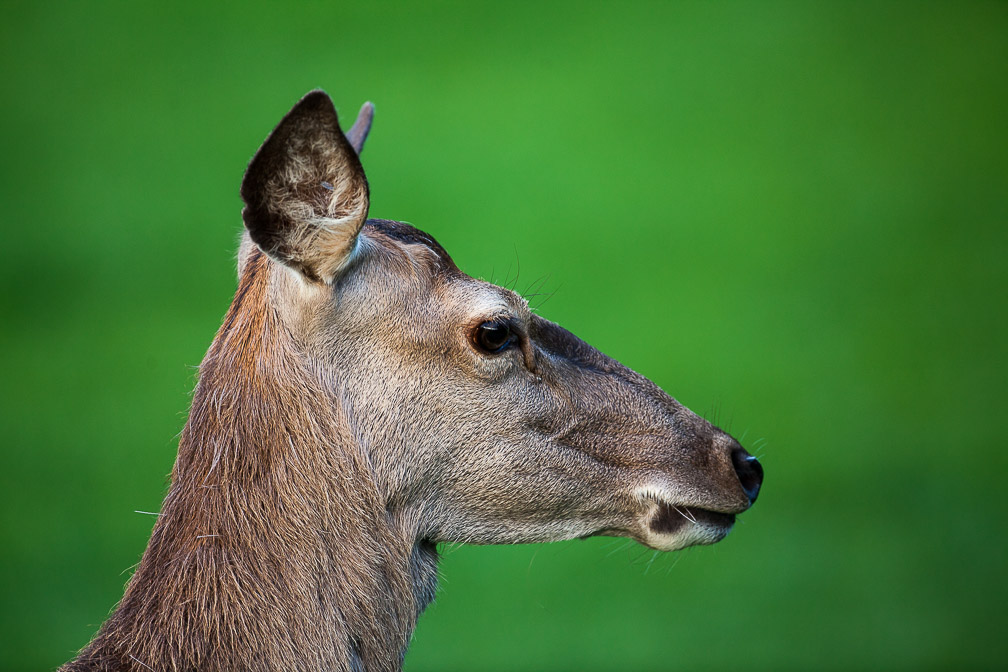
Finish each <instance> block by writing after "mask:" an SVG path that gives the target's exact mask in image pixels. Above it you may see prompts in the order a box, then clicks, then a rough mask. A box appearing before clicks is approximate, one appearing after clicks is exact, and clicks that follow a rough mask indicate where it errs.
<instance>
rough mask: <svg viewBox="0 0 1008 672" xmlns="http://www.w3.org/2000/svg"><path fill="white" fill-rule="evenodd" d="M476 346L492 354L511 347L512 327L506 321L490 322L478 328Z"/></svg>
mask: <svg viewBox="0 0 1008 672" xmlns="http://www.w3.org/2000/svg"><path fill="white" fill-rule="evenodd" d="M474 340H475V341H476V345H477V346H479V348H480V350H483V351H484V352H488V353H491V354H494V353H498V352H500V351H501V350H504V349H505V348H506V347H508V346H509V345H511V340H512V339H511V325H510V324H508V323H507V322H506V321H504V320H489V321H487V322H484V323H483V324H481V325H479V326H478V327H476V334H475V339H474Z"/></svg>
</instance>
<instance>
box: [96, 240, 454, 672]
mask: <svg viewBox="0 0 1008 672" xmlns="http://www.w3.org/2000/svg"><path fill="white" fill-rule="evenodd" d="M264 261H265V260H264V259H262V258H260V259H258V260H256V261H255V262H254V263H253V264H250V265H248V266H247V267H246V268H245V269H244V272H243V277H242V280H241V282H240V284H239V288H238V292H237V294H236V297H235V301H234V303H233V304H232V306H231V309H230V310H229V312H228V314H227V316H226V317H225V320H224V324H223V326H222V327H221V330H220V332H218V334H217V337H216V339H215V341H214V344H213V345H212V346H211V348H210V350H209V352H208V354H207V357H206V359H205V360H204V362H203V364H202V365H201V367H200V380H199V383H198V385H197V388H196V392H195V394H194V398H193V405H192V410H191V412H190V417H189V422H188V423H187V425H186V427H185V429H184V430H183V433H182V436H181V439H180V442H179V454H178V459H177V461H176V464H175V468H174V470H173V473H172V484H171V488H170V490H169V493H168V495H167V497H166V499H165V502H164V505H163V507H162V511H161V514H160V515H159V517H158V519H157V522H156V523H155V527H154V530H153V532H152V535H151V540H150V544H149V546H148V548H147V550H146V552H145V553H144V556H143V559H142V560H141V562H140V565H139V567H138V569H137V571H136V573H135V575H134V577H133V578H132V580H131V581H130V585H129V586H128V588H127V591H126V594H125V595H124V597H123V601H122V602H121V604H120V606H119V608H118V609H117V611H116V613H115V614H114V615H113V617H112V618H110V619H109V621H108V623H106V625H105V627H104V628H103V629H102V632H100V633H99V634H98V636H97V637H96V639H95V641H94V642H92V645H91V646H90V647H89V649H90V653H91V654H92V656H93V657H99V658H100V657H106V656H111V657H113V658H115V659H118V660H120V661H122V662H123V663H124V664H126V665H133V666H134V667H135V668H136V669H138V670H141V669H144V668H148V666H149V669H165V668H168V669H203V670H216V669H221V670H223V669H263V670H272V669H285V670H290V669H369V670H371V669H376V670H384V669H397V668H398V667H399V666H400V665H401V663H402V656H403V655H404V653H405V650H406V646H407V644H408V643H409V639H410V637H411V635H412V632H413V628H414V626H415V624H416V620H417V617H418V616H419V613H420V611H421V610H422V609H423V608H424V607H425V606H426V604H427V603H428V602H429V601H430V599H431V598H432V597H433V592H434V587H435V583H436V560H437V555H436V552H435V551H434V548H433V546H432V545H424V544H416V543H415V542H414V534H413V532H412V531H411V530H410V527H411V526H410V525H409V524H408V521H400V520H396V519H394V518H392V517H390V516H389V515H388V513H387V511H386V506H385V502H384V501H383V498H382V496H381V494H380V492H379V489H378V487H377V486H376V484H375V479H374V478H373V475H372V473H371V470H370V468H369V465H368V461H367V458H366V456H365V455H364V454H363V451H362V450H361V449H360V448H359V446H356V445H355V443H354V441H353V440H352V439H351V437H350V433H349V432H348V431H347V429H346V422H345V418H344V417H343V416H342V414H341V411H340V408H339V404H338V403H336V402H335V401H334V400H333V399H331V398H330V395H327V394H326V393H325V391H324V390H323V389H322V387H321V386H320V385H319V384H318V382H317V380H316V379H315V378H313V376H312V375H311V374H310V373H309V372H307V371H306V367H305V366H304V365H303V363H302V362H300V361H298V357H297V356H296V354H294V353H295V351H294V349H292V348H291V347H290V336H289V334H287V333H286V332H285V331H284V329H283V326H282V323H281V321H280V320H279V319H278V318H277V315H276V314H275V312H274V311H272V310H270V309H269V308H268V307H267V306H268V304H267V302H266V301H265V299H266V290H267V284H266V280H267V278H266V277H265V276H266V273H265V272H264V271H265V268H264V263H263V262H264ZM108 633H115V636H112V637H109V636H108ZM124 634H127V635H128V636H126V637H124V636H123V635H124ZM103 636H104V642H105V643H106V644H107V645H108V646H116V648H118V649H121V650H119V651H104V652H103V651H102V650H101V649H102V642H103ZM88 652H89V651H88V650H85V652H84V653H83V654H82V658H83V657H85V656H86V654H88ZM134 661H135V662H137V663H141V664H140V665H134Z"/></svg>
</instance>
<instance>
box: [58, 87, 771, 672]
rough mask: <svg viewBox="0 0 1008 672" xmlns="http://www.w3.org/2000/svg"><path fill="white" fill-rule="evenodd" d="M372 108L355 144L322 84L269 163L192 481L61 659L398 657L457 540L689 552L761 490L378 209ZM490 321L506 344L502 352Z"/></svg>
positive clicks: (743, 462)
mask: <svg viewBox="0 0 1008 672" xmlns="http://www.w3.org/2000/svg"><path fill="white" fill-rule="evenodd" d="M361 119H363V122H359V124H361V125H360V126H357V125H355V129H352V132H351V134H350V136H351V140H350V141H347V139H346V138H344V136H343V134H342V132H341V131H340V129H339V125H338V121H337V119H336V113H335V110H333V109H332V104H331V102H330V101H329V99H328V97H327V96H325V94H322V93H321V92H313V93H311V94H309V95H308V96H306V97H305V99H303V100H302V102H301V103H299V104H298V105H297V106H295V108H294V109H293V110H292V111H291V113H290V114H288V115H287V117H285V119H284V120H283V121H282V122H281V124H280V125H279V126H278V128H277V129H276V130H275V131H274V132H273V134H271V135H270V137H269V138H268V139H267V141H266V142H265V143H264V145H263V147H262V148H261V149H260V151H259V153H258V154H257V155H256V157H255V158H254V159H253V160H252V162H251V164H250V166H249V170H248V172H247V173H246V177H245V181H244V183H243V185H242V196H243V198H244V199H245V202H246V209H245V211H244V218H245V223H246V227H247V229H248V234H247V236H246V238H245V240H244V241H243V244H242V247H241V250H240V252H239V272H240V278H239V283H238V289H237V291H236V293H235V298H234V301H233V303H232V305H231V308H230V310H229V311H228V313H227V315H226V316H225V318H224V322H223V325H222V326H221V328H220V330H219V331H218V333H217V336H216V338H215V339H214V341H213V344H212V345H211V346H210V349H209V351H208V353H207V355H206V358H205V359H204V361H203V363H202V365H201V366H200V373H199V383H198V385H197V387H196V391H195V394H194V397H193V404H192V409H191V411H190V416H189V422H188V424H187V425H186V427H185V430H184V431H183V433H182V437H181V440H180V442H179V452H178V460H177V461H176V464H175V468H174V470H173V472H172V483H171V487H170V489H169V492H168V495H167V497H166V498H165V501H164V505H163V507H162V510H161V513H160V515H159V516H158V518H157V522H156V523H155V526H154V530H153V532H152V534H151V539H150V543H149V545H148V547H147V550H146V552H145V553H144V556H143V559H142V560H141V562H140V565H139V566H138V568H137V570H136V573H135V574H134V576H133V578H132V579H131V581H130V583H129V585H128V586H127V589H126V593H125V595H124V596H123V599H122V601H121V602H120V604H119V606H118V607H117V609H116V610H115V612H114V613H113V614H112V616H111V617H110V618H109V620H108V621H107V622H106V623H105V624H104V625H103V626H102V628H101V629H100V630H99V632H98V634H97V635H96V636H95V638H94V640H93V641H92V642H91V643H90V644H89V645H88V646H87V647H85V648H84V650H82V651H81V653H80V654H79V655H78V657H77V658H76V659H75V660H73V661H71V662H70V663H67V664H66V665H65V666H64V668H63V669H64V670H66V671H68V672H69V671H77V670H135V671H137V672H140V671H142V670H154V671H155V672H166V671H169V670H208V671H224V670H239V669H241V670H263V671H267V670H361V669H366V670H379V671H380V670H395V669H398V668H399V667H400V666H401V663H402V657H403V655H404V653H405V650H406V646H407V644H408V643H409V639H410V637H411V635H412V631H413V628H414V626H415V624H416V620H417V618H418V617H419V615H420V612H421V611H422V610H423V609H424V607H426V605H427V604H428V602H429V601H430V600H431V599H432V598H433V594H434V590H435V583H436V561H437V554H436V551H435V546H434V545H435V544H436V543H438V542H444V541H449V542H474V543H513V542H530V541H550V540H556V539H569V538H574V537H582V536H588V535H591V534H611V535H623V536H629V537H632V538H634V539H637V540H639V541H641V542H642V543H645V544H648V545H650V546H653V547H655V548H660V549H663V550H670V549H674V548H682V547H684V546H688V545H690V544H697V543H713V542H715V541H717V540H719V539H721V538H722V537H723V536H724V535H725V534H727V533H728V530H729V529H730V527H731V524H732V522H733V521H734V516H735V514H737V513H739V512H741V511H743V510H745V509H746V508H748V507H749V506H750V504H751V503H752V501H753V500H755V498H756V494H757V492H758V490H759V485H760V483H761V481H762V469H761V468H760V467H759V465H758V463H756V462H755V460H753V459H752V458H751V457H749V456H748V454H747V453H745V451H744V450H742V448H741V447H740V446H739V445H738V443H737V442H736V441H735V440H734V439H733V438H731V437H730V436H728V435H727V434H725V433H724V432H722V431H721V430H719V429H717V428H716V427H714V426H712V425H710V424H709V423H707V422H705V421H704V420H702V419H700V418H698V417H697V416H696V415H695V414H693V413H692V412H690V411H689V410H688V409H686V408H684V407H683V406H682V405H680V404H679V403H678V402H676V401H675V400H674V399H672V398H671V397H670V396H668V395H667V394H665V392H663V391H662V390H661V389H660V388H658V387H657V386H656V385H654V384H653V383H651V382H650V381H649V380H647V379H646V378H644V377H643V376H641V375H640V374H637V373H635V372H634V371H631V370H630V369H628V368H626V367H624V366H623V365H622V364H620V363H619V362H617V361H615V360H613V359H611V358H609V357H607V356H605V355H604V354H602V353H601V352H599V351H598V350H595V349H594V348H592V347H591V346H589V345H588V344H586V343H584V342H583V341H581V340H579V339H578V338H577V337H575V336H573V335H572V334H570V332H568V331H566V330H564V329H563V328H561V327H559V326H558V325H555V324H553V323H551V322H549V321H547V320H544V319H542V318H540V317H538V316H535V315H532V314H531V312H530V311H529V309H528V305H527V303H525V301H524V300H523V299H522V298H521V297H519V296H517V295H515V294H514V293H513V292H510V291H509V290H506V289H503V288H500V287H495V286H493V285H490V284H489V283H486V282H483V281H480V280H476V279H474V278H470V277H469V276H466V275H465V274H463V273H461V272H460V271H459V270H458V268H457V267H456V266H455V264H454V263H453V262H452V260H451V258H450V257H449V256H448V254H447V253H446V252H445V251H444V249H443V248H441V246H440V245H438V244H437V243H436V242H435V241H434V239H433V238H431V237H430V236H428V235H427V234H425V233H423V232H421V231H418V230H416V229H414V228H413V227H411V226H409V225H406V224H402V223H398V222H390V221H384V220H368V221H365V217H366V212H367V208H368V200H367V182H366V180H365V178H364V174H363V169H362V168H361V167H360V162H359V160H358V159H357V152H358V151H359V150H360V147H361V145H362V144H363V141H364V137H365V136H366V135H367V128H368V127H369V125H370V109H369V108H368V107H367V106H365V109H364V110H362V117H361ZM487 321H496V322H498V323H503V324H507V325H509V329H510V330H511V332H510V333H511V335H512V340H511V341H510V343H509V345H508V347H506V348H504V349H502V350H501V351H499V352H487V351H485V350H481V348H480V346H479V339H478V334H479V330H480V328H481V327H480V325H482V324H485V323H486V322H487Z"/></svg>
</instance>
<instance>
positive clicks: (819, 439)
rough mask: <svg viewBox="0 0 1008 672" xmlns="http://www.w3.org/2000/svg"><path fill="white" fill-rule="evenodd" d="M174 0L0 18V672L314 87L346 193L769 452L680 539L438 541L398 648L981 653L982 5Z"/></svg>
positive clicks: (101, 601) (761, 654) (989, 238)
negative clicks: (348, 144) (247, 173)
mask: <svg viewBox="0 0 1008 672" xmlns="http://www.w3.org/2000/svg"><path fill="white" fill-rule="evenodd" d="M210 4H212V6H204V3H199V4H197V3H192V4H189V5H178V4H175V3H136V2H122V3H118V4H117V3H109V2H103V3H84V2H81V3H75V4H65V3H59V2H44V3H41V2H32V3H29V2H5V3H3V8H2V10H0V38H2V39H0V53H2V58H3V61H2V62H3V64H4V65H3V69H2V75H0V77H2V80H0V81H2V85H3V105H2V108H0V121H2V127H3V133H2V139H0V143H2V147H0V149H2V156H0V162H2V164H0V165H2V174H0V178H2V179H0V197H2V206H3V207H2V210H0V213H2V214H0V216H2V217H3V225H2V234H3V240H2V242H0V262H2V263H0V278H2V286H3V292H2V297H0V301H2V305H0V308H2V313H0V314H2V328H0V339H2V340H0V345H2V347H0V371H2V376H0V379H2V383H0V394H2V398H0V414H2V416H0V418H2V425H0V430H2V444H0V445H2V448H0V450H2V460H3V462H2V467H0V497H2V498H3V500H2V504H3V506H2V532H0V561H2V576H0V595H2V598H0V599H2V600H3V608H2V610H0V633H3V634H2V635H0V638H2V640H3V641H2V644H0V668H2V669H11V670H17V669H40V670H44V669H51V668H53V667H55V666H56V665H58V664H59V663H61V662H62V661H64V660H66V659H68V658H69V657H71V656H72V654H73V652H74V651H75V650H76V649H77V648H79V647H81V646H82V645H84V644H85V643H86V641H87V640H88V639H89V637H90V636H91V635H92V634H93V632H94V631H95V629H96V628H97V627H98V625H99V624H100V623H101V621H102V620H103V619H104V617H105V616H106V615H107V613H108V611H109V609H110V608H111V607H112V605H113V604H115V602H116V601H117V599H118V598H119V597H120V596H121V593H122V587H123V584H124V583H125V581H126V579H127V577H128V575H129V571H130V568H131V566H132V565H133V564H134V563H136V562H137V561H138V559H139V556H140V553H141V552H142V550H143V548H144V546H145V543H146V539H147V536H148V534H149V532H150V528H151V525H152V520H153V519H152V518H151V517H150V516H148V515H143V514H137V513H134V511H135V510H139V511H157V510H158V508H159V506H160V500H161V498H162V497H163V495H164V492H165V488H166V474H167V473H168V472H169V471H170V469H171V466H172V463H173V460H174V455H175V443H176V434H177V433H178V432H179V431H180V430H181V428H182V426H183V424H184V422H185V410H186V408H187V406H188V402H189V393H190V392H191V390H192V387H193V383H194V377H195V366H196V365H197V364H198V363H199V362H200V360H201V358H202V355H203V353H204V352H205V349H206V348H207V346H208V345H209V343H210V339H211V338H212V336H213V334H214V331H215V329H216V328H217V326H218V325H219V323H220V319H221V317H222V316H223V314H224V311H225V310H226V308H227V306H228V303H229V301H230V298H231V295H232V292H233V290H234V286H235V277H234V260H233V255H234V248H235V242H236V240H237V237H238V234H239V231H240V226H241V220H240V215H239V212H240V209H241V203H240V200H239V197H238V186H239V183H240V180H241V176H242V173H243V170H244V168H245V165H246V163H247V161H248V159H249V158H250V156H251V155H252V153H253V152H254V151H255V149H256V148H257V147H258V145H259V143H260V142H261V141H262V140H263V138H264V137H265V136H266V134H267V133H268V131H269V130H270V129H271V128H272V127H273V125H274V124H275V123H276V122H277V121H278V120H279V119H280V117H281V116H282V115H283V114H284V113H285V112H286V111H287V109H288V108H289V107H290V106H291V105H292V104H293V103H294V102H295V101H296V100H297V99H298V98H299V97H300V96H301V95H302V94H304V93H305V92H306V91H307V90H309V89H311V88H314V87H322V88H325V89H326V90H327V91H329V92H330V93H331V94H332V96H333V98H334V100H335V102H336V105H337V107H338V109H339V110H340V111H341V112H342V113H343V115H344V118H345V119H346V120H347V121H349V118H350V117H352V115H353V114H354V113H355V112H356V110H357V108H358V106H359V105H360V104H361V103H362V102H363V101H364V100H372V101H374V102H375V104H376V106H377V118H376V123H375V126H374V131H373V133H372V136H371V139H370V140H369V143H368V146H367V148H366V150H365V152H364V157H363V158H364V165H365V168H366V170H367V172H368V175H369V178H370V181H371V186H372V208H371V213H372V215H373V216H376V217H386V218H393V219H401V220H406V221H409V222H411V223H413V224H415V225H416V226H418V227H420V228H422V229H424V230H427V231H428V232H430V233H431V234H433V235H434V236H435V237H437V238H438V240H439V241H440V242H441V243H442V244H443V245H444V246H445V247H446V248H447V249H448V250H449V251H450V252H451V253H452V254H453V256H454V257H455V259H456V261H457V262H458V263H459V265H460V266H461V267H462V269H463V270H466V271H467V272H469V273H470V274H472V275H477V276H483V277H486V278H491V277H493V278H494V279H495V280H497V281H503V280H505V279H507V280H512V279H513V278H514V275H515V274H516V273H517V272H518V271H517V268H518V266H519V263H520V277H519V279H518V283H517V284H518V288H519V289H526V290H527V291H528V292H529V293H530V294H531V293H536V292H538V291H543V292H546V293H547V294H549V295H551V296H550V298H549V300H548V302H546V303H545V304H544V305H542V306H541V307H540V308H539V312H540V313H541V314H543V315H545V316H546V317H549V318H551V319H553V320H556V321H558V322H560V323H562V324H564V325H565V326H567V327H568V328H570V329H571V330H572V331H574V332H575V333H577V334H578V335H580V336H582V337H583V338H585V339H586V340H588V341H589V342H591V343H593V344H594V345H596V346H598V347H599V348H601V349H602V350H604V351H606V352H608V353H609V354H611V355H613V356H615V357H617V358H619V359H620V360H622V361H623V362H625V363H626V364H628V365H629V366H631V367H633V368H635V369H637V370H639V371H641V372H643V373H644V374H645V375H647V376H649V377H651V378H652V379H653V380H655V381H656V382H658V383H659V384H660V385H662V386H663V387H664V388H665V389H666V390H668V391H669V392H670V393H671V394H673V395H674V396H675V397H677V398H678V399H679V400H680V401H682V402H683V403H685V404H687V405H688V406H690V407H691V408H693V409H694V410H696V411H697V412H699V413H701V414H705V415H707V417H709V418H712V419H716V420H717V421H718V422H719V423H721V424H722V425H724V426H726V427H727V428H728V429H729V430H730V431H732V432H733V433H735V434H736V435H738V436H740V437H744V438H743V442H744V443H745V444H746V445H747V446H749V447H751V448H752V449H753V451H754V452H755V453H756V454H758V455H759V456H760V457H761V459H762V461H763V464H764V465H765V467H766V471H767V478H766V485H765V490H764V492H763V494H762V495H761V497H760V501H759V502H758V504H757V505H756V507H755V508H754V509H753V510H752V511H751V512H749V513H747V514H745V515H744V516H743V517H742V518H741V522H740V524H739V525H737V526H736V529H735V530H734V531H733V532H732V534H731V535H730V536H729V537H728V539H726V540H725V541H724V542H722V543H721V544H718V545H717V546H714V547H705V548H700V549H692V550H689V551H686V552H682V553H677V554H672V555H660V554H655V553H653V552H651V551H649V550H647V549H645V548H644V547H641V546H638V545H635V544H632V543H630V542H627V541H625V540H613V539H592V540H588V541H581V542H568V543H560V544H551V545H540V546H518V547H458V548H452V549H446V550H447V552H446V554H445V557H444V561H443V563H442V566H441V570H442V577H443V578H442V582H441V587H440V596H439V598H438V601H437V602H436V603H435V605H433V606H432V607H431V608H430V609H428V611H427V613H426V614H425V615H424V616H423V618H422V619H421V620H420V624H419V627H418V629H417V633H416V637H415V639H414V643H413V646H412V648H411V650H410V652H409V655H408V656H407V659H406V667H407V669H408V670H409V669H412V670H427V669H435V668H448V669H463V668H469V669H501V670H514V669H551V668H552V669H655V670H657V669H739V668H743V667H745V668H748V669H781V668H790V669H807V668H815V669H845V670H846V669H852V668H853V669H886V670H892V669H914V670H918V669H927V668H950V667H953V666H955V667H987V668H993V667H1001V666H1003V665H1005V660H1006V657H1008V643H1006V631H1008V606H1006V605H1008V579H1006V575H1005V571H1006V567H1008V557H1006V555H1008V554H1006V541H1005V539H1006V530H1008V498H1006V497H1005V496H1004V494H1003V493H1004V481H1005V479H1006V477H1008V456H1006V446H1005V439H1004V431H1003V425H1004V420H1005V402H1006V398H1005V397H1006V395H1005V385H1006V322H1008V310H1006V307H1008V306H1006V298H1008V296H1006V294H1008V293H1006V289H1008V263H1006V253H1008V226H1006V225H1008V109H1006V107H1008V105H1006V103H1008V4H1005V3H1003V2H986V3H967V2H954V3H953V2H950V3H944V4H935V3H923V2H908V3H868V2H838V3H813V2H791V3H780V2H773V3H769V2H761V3H707V2H696V3H693V2H690V3H661V4H628V3H612V4H607V3H570V4H560V3H552V2H538V3H529V4H502V3H486V4H477V3H468V2H467V3H458V4H454V3H424V4H423V5H397V4H375V3H370V2H363V1H362V0H361V1H358V2H354V3H351V4H341V3H336V2H325V3H321V2H319V3H305V4H295V3H289V4H284V5H282V6H281V5H279V4H277V5H268V4H263V5H262V6H256V5H254V4H253V3H240V4H239V3H233V4H231V3H207V5H210ZM536 283H539V284H541V285H542V288H541V289H537V287H538V285H537V284H536ZM541 298H544V297H536V298H535V299H533V304H535V303H537V302H538V300H539V299H541Z"/></svg>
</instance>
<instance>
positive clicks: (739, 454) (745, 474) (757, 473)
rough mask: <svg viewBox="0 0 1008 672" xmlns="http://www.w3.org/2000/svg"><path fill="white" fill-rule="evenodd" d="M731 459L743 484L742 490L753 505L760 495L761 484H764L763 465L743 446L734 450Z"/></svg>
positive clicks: (750, 504)
mask: <svg viewBox="0 0 1008 672" xmlns="http://www.w3.org/2000/svg"><path fill="white" fill-rule="evenodd" d="M731 461H732V466H734V467H735V475H737V476H738V480H739V483H741V484H742V490H744V491H745V494H746V497H748V498H749V506H752V505H753V503H754V502H755V501H756V497H757V496H758V495H759V491H760V486H761V485H763V466H762V465H760V463H759V460H757V459H756V458H755V457H753V456H752V455H750V454H749V453H747V452H746V451H745V450H743V449H742V448H736V449H735V450H733V451H732V454H731Z"/></svg>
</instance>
